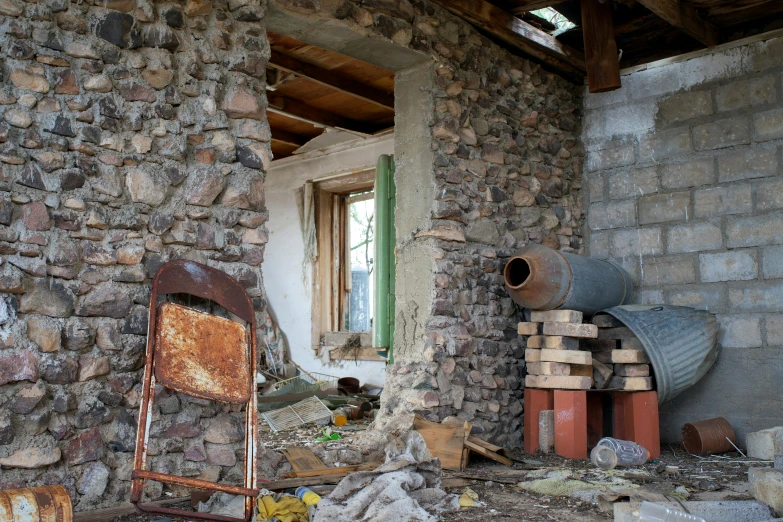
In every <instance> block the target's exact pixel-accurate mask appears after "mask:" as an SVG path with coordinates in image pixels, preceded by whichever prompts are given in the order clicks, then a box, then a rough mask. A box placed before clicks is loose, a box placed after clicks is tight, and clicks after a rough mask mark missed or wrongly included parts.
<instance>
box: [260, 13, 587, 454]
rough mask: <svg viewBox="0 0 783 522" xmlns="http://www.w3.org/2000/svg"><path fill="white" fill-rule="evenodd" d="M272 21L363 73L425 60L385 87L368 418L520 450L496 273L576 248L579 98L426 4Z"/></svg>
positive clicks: (509, 318) (512, 360)
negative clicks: (383, 320)
mask: <svg viewBox="0 0 783 522" xmlns="http://www.w3.org/2000/svg"><path fill="white" fill-rule="evenodd" d="M274 6H275V8H276V9H279V10H285V11H287V12H289V13H291V14H292V17H293V15H296V16H298V17H300V19H301V20H303V23H309V24H310V25H309V26H308V28H306V29H300V30H296V29H295V27H294V26H295V23H294V22H293V21H290V20H289V21H287V22H286V23H285V24H281V27H283V29H286V28H287V29H288V30H290V31H292V32H290V33H289V34H294V35H295V36H296V37H297V38H300V39H303V40H305V41H308V38H309V39H311V40H312V43H316V44H318V43H320V42H331V43H332V45H333V46H336V47H337V48H336V50H338V51H340V52H344V53H346V54H354V55H357V57H360V58H361V59H365V60H367V61H373V60H378V57H377V56H376V57H373V56H369V53H368V52H367V49H374V48H376V47H375V45H374V42H377V41H379V40H381V39H386V40H391V41H392V42H394V43H396V44H398V47H399V48H401V49H402V48H405V49H412V50H414V51H417V52H420V53H423V54H425V55H426V56H429V57H430V58H431V60H432V61H431V65H430V66H426V67H425V68H424V69H423V68H422V66H418V67H416V68H415V69H411V70H410V71H398V73H397V85H396V87H395V89H396V112H397V121H396V123H395V157H396V160H397V163H398V169H397V172H396V183H397V211H398V212H397V219H396V223H397V230H398V233H397V247H398V255H397V281H398V286H397V300H396V301H397V316H396V331H395V343H394V350H395V363H394V365H392V366H391V368H390V369H389V370H388V372H387V379H386V388H385V390H384V395H383V400H382V417H384V418H390V417H393V416H395V415H397V414H400V413H410V412H418V413H421V414H423V415H424V416H425V417H427V418H430V419H433V420H437V419H443V418H445V417H449V416H455V415H456V416H458V417H460V418H461V419H465V420H469V421H471V422H472V423H473V424H474V432H477V433H484V435H483V436H484V437H487V438H491V439H492V440H494V441H496V442H499V443H503V444H508V445H511V446H514V445H519V444H521V440H522V438H521V426H522V416H521V413H522V408H523V404H522V388H523V377H522V376H523V365H522V361H521V359H522V357H523V353H524V350H523V342H522V340H521V339H520V337H519V336H518V335H517V334H516V323H517V322H518V320H519V317H520V316H519V310H518V309H517V307H516V306H515V305H514V304H513V302H512V301H511V299H510V298H509V297H508V295H507V293H506V292H505V289H504V287H503V278H502V269H503V267H504V264H505V261H506V259H508V258H509V257H510V256H511V255H512V254H513V253H514V252H515V250H516V249H518V248H519V247H521V246H522V245H524V244H526V243H527V242H528V241H533V242H539V243H544V244H546V245H548V246H551V247H553V248H562V249H563V250H566V251H571V252H573V251H579V250H580V249H581V247H582V244H581V237H580V231H581V223H582V207H581V198H580V197H579V189H580V187H581V164H582V153H581V146H580V144H579V140H578V135H579V131H580V128H581V114H580V109H581V105H582V97H581V89H580V88H577V87H575V86H574V85H573V84H571V83H569V82H567V81H565V80H563V79H562V78H560V77H558V76H557V75H554V74H551V73H548V72H545V71H543V70H542V69H541V68H540V67H539V66H537V65H535V64H533V63H531V62H529V61H527V60H524V59H521V58H519V57H517V56H514V55H512V54H511V53H509V52H508V51H506V50H503V49H501V48H500V47H498V46H497V45H496V44H494V43H492V42H490V41H489V40H488V39H486V38H484V37H483V36H481V35H479V34H478V32H477V31H476V30H475V29H473V28H472V27H471V26H470V25H468V24H467V23H465V22H463V21H462V20H460V19H459V18H456V17H454V16H452V15H451V14H450V13H448V12H446V11H445V10H443V9H441V8H440V7H437V6H435V5H434V4H432V3H430V2H426V1H410V2H409V1H408V0H363V1H358V0H357V1H332V2H314V1H301V0H277V1H276V2H274ZM271 9H272V6H270V10H271ZM272 16H273V17H275V16H277V15H275V14H274V13H273V14H272ZM270 24H271V18H270ZM270 27H271V25H270ZM346 28H347V29H349V30H350V31H351V33H352V34H354V35H358V36H356V37H355V38H354V39H350V38H348V37H346V32H347V31H345V29H346ZM283 29H280V30H283ZM275 30H279V29H277V28H275ZM362 36H365V37H366V38H361V37H362ZM351 38H353V37H351ZM316 39H317V40H318V41H315V40H316ZM322 45H323V44H322ZM383 60H386V62H387V63H389V64H393V63H395V60H396V55H395V53H394V52H393V51H390V52H387V53H386V54H384V55H383V56H382V59H381V60H380V61H381V63H382V61H383ZM403 80H404V81H405V82H408V83H405V84H404V85H403V84H402V83H401V82H403ZM402 92H404V93H405V94H404V95H403V94H401V93H402ZM406 114H407V117H406V116H405V115H406ZM406 137H408V138H410V139H406ZM411 137H412V138H411ZM423 195H427V197H424V196H423ZM414 281H415V283H413V282H414Z"/></svg>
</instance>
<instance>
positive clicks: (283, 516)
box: [258, 495, 309, 522]
mask: <svg viewBox="0 0 783 522" xmlns="http://www.w3.org/2000/svg"><path fill="white" fill-rule="evenodd" d="M272 518H276V519H277V520H279V521H280V522H308V520H309V517H308V515H307V506H305V505H304V503H303V502H302V501H301V500H299V499H298V498H296V497H280V499H279V500H277V501H275V499H274V497H273V496H272V495H264V496H263V497H261V498H259V499H258V520H260V521H262V522H266V521H267V520H271V519H272Z"/></svg>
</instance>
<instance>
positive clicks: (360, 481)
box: [313, 431, 459, 522]
mask: <svg viewBox="0 0 783 522" xmlns="http://www.w3.org/2000/svg"><path fill="white" fill-rule="evenodd" d="M399 442H400V443H401V444H400V447H398V448H388V447H387V451H386V454H387V460H386V463H385V464H383V465H381V466H379V467H377V468H375V469H374V470H373V471H359V472H356V473H351V474H350V475H348V476H346V477H345V478H344V479H342V480H341V481H340V483H339V484H338V485H337V487H336V488H335V489H334V491H332V493H331V494H330V495H329V496H328V497H325V498H322V499H321V501H320V502H319V503H318V509H317V511H316V512H315V516H314V517H313V522H336V521H341V520H346V521H348V520H350V521H356V522H358V521H362V522H437V520H438V516H437V514H438V513H441V512H443V511H452V510H457V509H459V502H458V501H457V496H456V495H449V494H448V493H446V492H445V491H443V490H442V489H440V477H441V470H440V463H439V462H438V461H437V460H429V459H431V456H430V454H429V451H427V446H426V444H425V443H424V439H423V438H422V437H421V434H419V433H418V432H416V431H412V432H409V433H408V434H406V435H405V436H404V437H403V438H402V439H400V440H399Z"/></svg>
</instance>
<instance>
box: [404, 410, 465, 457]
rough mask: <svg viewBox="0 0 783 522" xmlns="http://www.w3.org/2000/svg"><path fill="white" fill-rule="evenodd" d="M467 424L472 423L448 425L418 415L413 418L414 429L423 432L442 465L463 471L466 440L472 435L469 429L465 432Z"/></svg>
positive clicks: (425, 439)
mask: <svg viewBox="0 0 783 522" xmlns="http://www.w3.org/2000/svg"><path fill="white" fill-rule="evenodd" d="M466 426H470V424H468V423H465V424H464V425H461V426H447V425H444V424H439V423H437V422H430V421H428V420H425V419H423V418H422V417H420V416H418V415H416V416H415V417H414V419H413V429H414V430H416V431H418V432H419V433H420V434H421V436H422V438H423V439H424V442H425V443H426V444H427V448H428V449H429V450H430V453H432V456H433V457H438V458H439V459H440V465H441V467H442V468H443V469H453V470H457V471H462V469H464V465H465V462H464V461H465V458H464V456H463V453H464V451H463V450H464V449H465V440H466V439H467V437H468V435H470V431H469V429H468V433H466V432H465V428H466ZM465 456H466V455H465Z"/></svg>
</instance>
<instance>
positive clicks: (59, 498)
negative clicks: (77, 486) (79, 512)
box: [0, 486, 73, 522]
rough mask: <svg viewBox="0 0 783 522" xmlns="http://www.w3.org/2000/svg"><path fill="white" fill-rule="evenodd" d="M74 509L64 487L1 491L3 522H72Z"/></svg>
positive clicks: (0, 501) (0, 517)
mask: <svg viewBox="0 0 783 522" xmlns="http://www.w3.org/2000/svg"><path fill="white" fill-rule="evenodd" d="M72 520H73V508H72V506H71V499H70V497H68V493H67V492H66V491H65V488H64V487H62V486H42V487H39V488H23V489H9V490H6V491H0V521H2V522H71V521H72Z"/></svg>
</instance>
